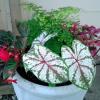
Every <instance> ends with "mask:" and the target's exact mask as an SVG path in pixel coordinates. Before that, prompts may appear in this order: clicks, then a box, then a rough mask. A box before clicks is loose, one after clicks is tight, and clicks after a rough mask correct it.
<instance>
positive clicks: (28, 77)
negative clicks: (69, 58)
mask: <svg viewBox="0 0 100 100" xmlns="http://www.w3.org/2000/svg"><path fill="white" fill-rule="evenodd" d="M17 72H18V73H19V74H20V75H21V76H22V77H23V78H24V79H26V80H28V81H31V82H33V83H36V84H39V85H44V86H49V84H48V83H46V82H43V81H41V80H39V79H38V78H37V77H36V76H35V75H33V73H32V72H30V71H28V72H27V73H26V72H25V70H24V68H23V67H18V68H17ZM70 84H71V82H70V81H67V82H65V83H61V84H56V85H55V86H56V87H58V86H64V85H70Z"/></svg>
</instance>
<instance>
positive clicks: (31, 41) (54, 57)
mask: <svg viewBox="0 0 100 100" xmlns="http://www.w3.org/2000/svg"><path fill="white" fill-rule="evenodd" d="M28 8H29V9H30V10H32V11H33V13H34V15H33V17H32V19H30V20H28V21H25V22H20V23H18V24H17V27H18V30H19V33H20V34H21V37H27V38H26V42H25V43H24V44H25V46H24V50H23V48H21V51H20V54H21V55H22V56H21V55H20V56H19V57H22V59H21V58H20V60H19V59H18V66H19V67H18V68H17V72H16V74H15V75H14V76H13V78H12V79H10V80H12V84H13V86H14V90H15V93H16V95H17V98H18V100H33V99H34V100H73V99H79V100H83V98H84V96H85V94H86V92H87V90H88V89H89V88H90V87H91V85H92V82H93V80H94V77H95V73H96V69H95V64H94V60H93V57H92V55H91V53H90V51H89V47H88V46H86V45H85V44H83V43H82V41H80V38H78V35H76V34H73V33H74V31H75V32H76V30H77V32H78V33H80V32H82V31H83V30H82V29H81V28H80V27H81V26H80V25H79V21H78V20H77V19H76V16H75V15H77V13H78V12H79V9H77V8H73V7H67V8H66V7H65V8H59V9H57V10H52V11H50V12H47V11H45V10H43V9H42V8H41V7H38V6H37V5H34V4H29V5H28ZM16 44H17V43H16ZM21 47H22V46H21ZM27 47H28V48H27ZM13 54H14V55H16V53H13ZM18 54H19V53H18ZM14 57H15V56H13V58H14ZM14 80H15V81H14ZM23 94H24V95H23Z"/></svg>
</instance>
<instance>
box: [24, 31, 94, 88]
mask: <svg viewBox="0 0 100 100" xmlns="http://www.w3.org/2000/svg"><path fill="white" fill-rule="evenodd" d="M56 35H57V34H55V35H53V36H52V35H48V34H47V33H46V32H43V33H42V34H41V35H40V36H39V37H37V38H36V39H35V40H34V41H33V43H32V47H31V49H30V50H29V51H28V52H27V53H26V54H24V55H23V62H24V67H25V70H26V72H27V71H31V72H32V73H33V74H34V75H35V76H36V77H37V78H38V79H40V80H42V81H45V82H47V83H50V84H57V83H63V82H66V81H68V80H70V81H71V82H72V83H73V84H75V85H76V86H78V87H81V88H83V89H88V88H89V87H90V86H91V83H92V81H93V79H94V76H95V67H94V61H93V58H92V56H91V54H90V52H89V49H88V47H87V46H85V45H84V44H82V43H81V42H80V41H79V40H73V43H72V48H70V47H68V46H62V47H61V56H59V55H57V54H55V53H54V52H52V51H51V50H50V49H48V48H47V47H45V46H44V44H45V43H46V42H47V41H48V40H49V39H50V38H53V37H55V36H56Z"/></svg>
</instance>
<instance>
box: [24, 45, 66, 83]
mask: <svg viewBox="0 0 100 100" xmlns="http://www.w3.org/2000/svg"><path fill="white" fill-rule="evenodd" d="M23 62H24V66H25V69H26V71H28V70H29V71H31V72H32V73H33V74H34V75H35V76H36V77H37V78H38V79H40V80H42V81H44V82H47V83H52V84H55V83H63V82H66V81H67V80H68V75H67V74H68V73H67V72H68V69H67V66H66V64H65V63H64V62H63V60H62V58H61V57H60V56H58V55H56V54H55V53H53V52H51V51H50V50H49V49H47V48H46V47H44V46H42V45H40V44H35V45H34V47H33V48H32V49H30V50H29V52H28V53H26V54H24V55H23Z"/></svg>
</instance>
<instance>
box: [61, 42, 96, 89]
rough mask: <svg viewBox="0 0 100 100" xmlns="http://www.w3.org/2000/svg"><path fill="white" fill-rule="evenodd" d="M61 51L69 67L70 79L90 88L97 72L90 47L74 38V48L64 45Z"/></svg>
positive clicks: (84, 87) (85, 87)
mask: <svg viewBox="0 0 100 100" xmlns="http://www.w3.org/2000/svg"><path fill="white" fill-rule="evenodd" d="M61 51H62V58H63V59H64V60H65V63H66V64H67V66H68V69H69V80H70V81H72V83H74V84H75V85H77V86H79V87H81V88H83V89H88V88H89V87H90V86H91V83H92V81H93V79H94V76H95V72H96V70H95V67H94V64H93V59H92V56H91V54H90V52H89V49H88V47H87V46H85V45H84V44H82V43H81V42H80V41H78V40H74V41H73V44H72V50H71V48H69V47H67V46H64V47H62V49H61Z"/></svg>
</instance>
